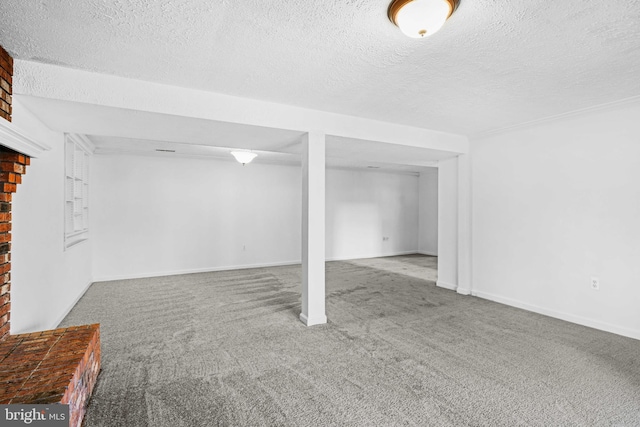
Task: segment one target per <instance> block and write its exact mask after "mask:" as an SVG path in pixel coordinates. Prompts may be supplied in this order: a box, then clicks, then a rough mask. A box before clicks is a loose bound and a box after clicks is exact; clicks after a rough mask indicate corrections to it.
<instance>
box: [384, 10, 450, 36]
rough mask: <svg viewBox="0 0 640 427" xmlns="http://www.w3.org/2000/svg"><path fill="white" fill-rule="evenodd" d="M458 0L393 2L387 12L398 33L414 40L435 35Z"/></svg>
mask: <svg viewBox="0 0 640 427" xmlns="http://www.w3.org/2000/svg"><path fill="white" fill-rule="evenodd" d="M458 1H459V0H393V1H392V2H391V4H390V5H389V10H388V12H387V14H388V16H389V19H390V20H391V22H393V23H394V24H396V25H397V26H398V28H400V31H402V32H403V33H404V34H405V35H407V36H409V37H413V38H416V39H419V38H423V37H428V36H430V35H432V34H435V33H436V32H437V31H438V30H439V29H440V28H442V26H443V25H444V23H445V22H446V21H447V19H449V17H450V16H451V14H452V13H453V11H454V10H455V9H456V7H457V6H458Z"/></svg>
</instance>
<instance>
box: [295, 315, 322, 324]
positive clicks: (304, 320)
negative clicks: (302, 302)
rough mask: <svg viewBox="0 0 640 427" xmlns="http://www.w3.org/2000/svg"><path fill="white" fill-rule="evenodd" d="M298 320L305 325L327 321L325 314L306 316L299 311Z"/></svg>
mask: <svg viewBox="0 0 640 427" xmlns="http://www.w3.org/2000/svg"><path fill="white" fill-rule="evenodd" d="M300 320H301V321H302V323H304V324H305V325H307V326H315V325H324V324H325V323H327V316H316V317H307V316H305V315H304V314H302V313H300Z"/></svg>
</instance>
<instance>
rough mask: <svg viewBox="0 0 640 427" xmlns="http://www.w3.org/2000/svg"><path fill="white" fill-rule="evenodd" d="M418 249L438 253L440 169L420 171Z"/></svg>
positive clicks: (423, 251) (429, 253) (424, 252)
mask: <svg viewBox="0 0 640 427" xmlns="http://www.w3.org/2000/svg"><path fill="white" fill-rule="evenodd" d="M418 185H419V192H420V194H419V214H418V216H419V218H418V224H419V225H418V229H419V240H418V251H419V252H420V253H422V254H425V255H434V256H437V255H438V169H437V168H428V169H425V170H424V171H422V172H420V181H419V184H418Z"/></svg>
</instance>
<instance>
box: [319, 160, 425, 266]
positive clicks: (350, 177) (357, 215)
mask: <svg viewBox="0 0 640 427" xmlns="http://www.w3.org/2000/svg"><path fill="white" fill-rule="evenodd" d="M326 179H327V183H326V191H327V203H326V233H327V234H326V239H327V240H326V255H327V259H329V260H336V259H354V258H369V257H377V256H389V255H398V254H404V253H415V252H417V250H418V176H416V175H409V174H399V173H386V172H378V171H366V170H363V171H355V170H342V169H328V170H327V174H326ZM384 237H388V238H389V239H388V240H383V238H384Z"/></svg>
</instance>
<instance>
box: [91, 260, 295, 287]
mask: <svg viewBox="0 0 640 427" xmlns="http://www.w3.org/2000/svg"><path fill="white" fill-rule="evenodd" d="M300 263H301V261H300V260H297V261H284V262H274V263H260V264H248V265H228V266H221V267H207V268H189V269H185V270H170V271H160V272H154V273H150V272H149V273H138V274H118V275H113V276H100V277H96V278H94V281H96V282H111V281H114V280H129V279H146V278H149V277H163V276H178V275H181V274H195V273H212V272H215V271H227V270H248V269H250V268H265V267H282V266H286V265H296V264H300Z"/></svg>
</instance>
